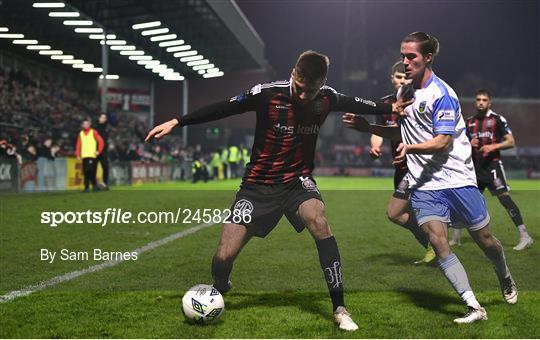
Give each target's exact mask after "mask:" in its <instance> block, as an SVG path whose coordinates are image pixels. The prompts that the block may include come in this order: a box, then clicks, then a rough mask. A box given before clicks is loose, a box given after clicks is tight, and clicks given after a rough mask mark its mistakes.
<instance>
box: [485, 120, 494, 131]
mask: <svg viewBox="0 0 540 340" xmlns="http://www.w3.org/2000/svg"><path fill="white" fill-rule="evenodd" d="M492 125H493V121H492V120H491V119H488V121H487V122H486V128H488V129H491V126H492Z"/></svg>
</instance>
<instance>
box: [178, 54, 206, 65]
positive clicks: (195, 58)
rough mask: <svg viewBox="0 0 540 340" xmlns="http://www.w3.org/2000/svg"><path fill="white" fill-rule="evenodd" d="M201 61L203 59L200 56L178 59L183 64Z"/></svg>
mask: <svg viewBox="0 0 540 340" xmlns="http://www.w3.org/2000/svg"><path fill="white" fill-rule="evenodd" d="M201 59H204V57H203V56H202V55H192V56H189V57H183V58H180V61H181V62H183V63H185V62H188V61H194V60H201Z"/></svg>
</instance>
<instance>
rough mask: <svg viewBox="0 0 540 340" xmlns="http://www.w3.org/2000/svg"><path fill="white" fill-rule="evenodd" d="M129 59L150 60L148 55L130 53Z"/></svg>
mask: <svg viewBox="0 0 540 340" xmlns="http://www.w3.org/2000/svg"><path fill="white" fill-rule="evenodd" d="M129 60H152V57H151V56H149V55H130V56H129Z"/></svg>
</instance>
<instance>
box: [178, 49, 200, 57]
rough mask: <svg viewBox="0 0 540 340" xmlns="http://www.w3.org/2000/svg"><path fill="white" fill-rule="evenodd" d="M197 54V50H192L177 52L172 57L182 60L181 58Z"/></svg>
mask: <svg viewBox="0 0 540 340" xmlns="http://www.w3.org/2000/svg"><path fill="white" fill-rule="evenodd" d="M198 53H199V52H197V50H192V51H185V52H178V53H175V54H173V55H174V56H175V57H177V58H182V57H189V56H191V55H197V54H198Z"/></svg>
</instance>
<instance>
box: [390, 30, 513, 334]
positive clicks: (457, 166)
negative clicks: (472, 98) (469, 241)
mask: <svg viewBox="0 0 540 340" xmlns="http://www.w3.org/2000/svg"><path fill="white" fill-rule="evenodd" d="M438 50H439V42H438V40H437V39H436V38H435V37H431V36H429V35H428V34H426V33H423V32H414V33H411V34H409V35H407V36H406V37H405V39H404V40H403V41H402V43H401V56H402V59H403V63H404V65H405V73H406V75H407V78H410V79H412V84H413V86H414V88H415V90H416V91H415V101H414V103H413V104H412V105H409V106H407V107H406V108H405V112H404V113H405V115H406V117H404V118H403V119H402V120H401V135H402V140H403V143H402V144H400V146H399V147H398V150H399V151H400V152H399V154H398V155H397V156H396V157H395V162H402V161H404V160H405V159H406V160H407V165H408V167H409V173H408V175H407V177H406V179H407V180H408V181H409V185H410V188H411V189H412V196H411V204H412V208H413V210H414V212H415V215H416V218H417V220H418V224H419V225H421V226H422V228H424V230H425V231H426V232H427V233H428V235H429V242H430V244H431V245H432V246H433V248H434V250H435V253H436V254H437V257H438V259H439V266H440V268H441V270H442V271H443V273H444V275H445V276H446V278H447V279H448V281H449V282H450V283H451V284H452V286H453V287H454V289H455V290H456V292H457V293H458V294H459V295H460V296H461V298H462V299H463V301H464V302H465V303H466V304H467V306H468V308H469V311H468V313H467V314H466V315H465V316H463V317H461V318H457V319H455V320H454V322H456V323H471V322H475V321H478V320H486V319H487V313H486V311H485V309H484V308H482V307H481V306H480V304H479V303H478V301H477V300H476V297H475V296H474V293H473V292H472V289H471V287H470V285H469V280H468V278H467V273H466V272H465V269H464V268H463V266H462V264H461V262H460V261H459V259H458V258H457V256H456V255H455V254H453V253H452V251H451V249H450V245H449V244H448V239H447V225H448V223H450V222H452V223H453V224H454V226H456V225H458V224H461V225H463V226H464V227H466V228H467V229H468V230H469V233H470V234H471V237H472V238H473V239H474V240H475V242H476V243H477V244H478V246H479V247H480V248H481V249H482V250H483V251H484V253H485V254H486V256H487V257H488V258H489V260H490V261H491V262H492V263H493V266H494V268H495V272H496V274H497V276H498V278H499V282H500V284H501V290H502V293H503V297H504V299H505V300H506V302H508V303H510V304H514V303H516V302H517V295H518V293H517V288H516V285H515V283H514V280H513V279H512V276H511V275H510V271H509V269H508V267H507V265H506V259H505V256H504V252H503V248H502V246H501V243H500V242H499V240H497V239H496V238H495V237H494V236H493V235H492V234H491V230H490V228H489V214H488V212H487V210H486V204H485V201H484V198H483V196H482V195H481V193H480V191H479V190H478V188H477V186H476V176H475V172H474V167H473V164H472V159H471V145H470V143H469V140H468V139H467V136H466V134H465V122H464V119H463V117H462V115H461V108H460V105H459V101H458V98H457V95H456V93H455V92H454V90H453V89H452V88H451V87H450V86H448V84H446V83H445V82H444V81H442V80H441V79H440V78H439V77H437V76H436V75H435V73H433V71H432V63H433V59H434V57H435V55H436V54H437V53H438ZM398 98H399V93H398Z"/></svg>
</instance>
